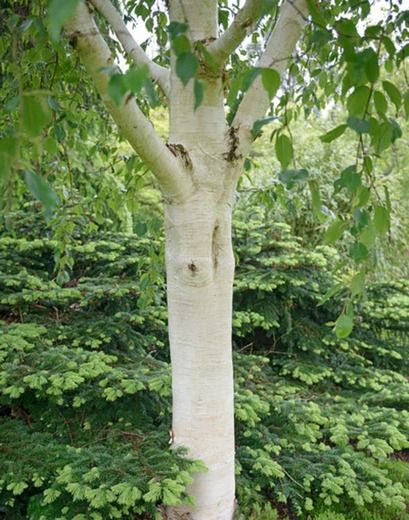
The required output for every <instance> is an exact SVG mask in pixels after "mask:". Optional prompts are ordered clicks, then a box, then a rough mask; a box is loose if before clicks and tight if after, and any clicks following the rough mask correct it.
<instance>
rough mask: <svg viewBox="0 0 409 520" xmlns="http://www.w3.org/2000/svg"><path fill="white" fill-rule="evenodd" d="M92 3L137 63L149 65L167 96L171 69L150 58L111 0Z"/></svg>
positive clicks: (153, 76)
mask: <svg viewBox="0 0 409 520" xmlns="http://www.w3.org/2000/svg"><path fill="white" fill-rule="evenodd" d="M90 1H91V4H92V5H93V6H94V7H95V8H96V9H97V10H98V11H99V12H100V13H101V14H102V16H103V17H104V18H105V19H106V21H107V22H108V23H109V24H110V26H111V29H112V30H113V31H114V33H115V34H116V36H117V38H118V40H119V41H120V42H121V44H122V47H123V48H124V50H125V52H126V53H127V54H128V56H130V57H131V58H132V60H133V61H134V62H135V63H136V64H137V65H147V66H148V67H149V72H150V75H151V77H152V79H153V81H155V83H157V84H158V85H159V87H160V88H161V89H162V91H163V93H164V94H165V95H166V96H167V95H168V94H169V71H168V70H167V69H166V68H165V67H161V66H160V65H158V64H157V63H155V62H154V61H152V60H151V59H149V58H148V56H147V55H146V53H145V51H144V50H143V49H142V47H140V46H139V45H138V44H137V43H136V41H135V40H134V38H133V36H132V35H131V33H130V32H129V30H128V28H127V26H126V24H125V22H124V21H123V19H122V16H121V15H120V13H119V12H118V11H117V9H116V8H115V7H114V6H113V5H112V3H111V1H110V0H90Z"/></svg>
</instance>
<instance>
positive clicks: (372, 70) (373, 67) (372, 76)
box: [365, 49, 379, 83]
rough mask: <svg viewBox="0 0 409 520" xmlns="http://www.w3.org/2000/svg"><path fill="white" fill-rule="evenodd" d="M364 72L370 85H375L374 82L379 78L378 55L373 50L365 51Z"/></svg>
mask: <svg viewBox="0 0 409 520" xmlns="http://www.w3.org/2000/svg"><path fill="white" fill-rule="evenodd" d="M365 72H366V76H367V78H368V79H369V81H370V82H371V83H375V81H376V80H377V79H378V78H379V63H378V55H377V54H376V52H375V51H374V50H373V49H366V52H365Z"/></svg>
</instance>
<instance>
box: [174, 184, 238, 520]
mask: <svg viewBox="0 0 409 520" xmlns="http://www.w3.org/2000/svg"><path fill="white" fill-rule="evenodd" d="M229 191H230V190H227V193H225V194H224V195H223V196H220V193H218V192H215V191H212V190H199V191H198V192H197V193H196V194H195V195H194V196H193V197H192V198H190V199H189V200H187V201H185V202H183V203H181V204H177V205H167V207H166V270H167V292H168V309H169V339H170V345H171V360H172V380H173V425H172V433H173V443H174V446H175V447H176V446H187V447H188V448H189V456H191V457H193V458H199V459H201V460H203V461H204V462H205V464H206V466H207V468H208V471H207V473H204V474H200V475H197V476H196V477H195V481H194V483H193V484H192V486H191V488H190V492H191V494H192V495H193V496H194V497H195V498H196V506H195V508H194V510H193V509H191V508H184V507H182V508H174V509H173V510H172V511H170V510H169V518H171V519H177V518H180V515H181V514H185V513H187V512H190V514H191V516H188V517H187V518H192V519H194V520H210V519H212V520H231V518H232V517H233V510H234V491H235V485H234V417H233V367H232V348H231V320H232V318H231V316H232V286H233V275H234V257H233V251H232V245H231V231H230V229H231V210H232V207H231V193H228V192H229ZM182 518H183V516H182Z"/></svg>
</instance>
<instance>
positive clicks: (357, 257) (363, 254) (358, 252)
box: [349, 242, 368, 264]
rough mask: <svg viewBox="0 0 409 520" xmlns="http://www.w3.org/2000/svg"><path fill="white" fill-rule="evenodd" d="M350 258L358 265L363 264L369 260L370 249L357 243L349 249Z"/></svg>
mask: <svg viewBox="0 0 409 520" xmlns="http://www.w3.org/2000/svg"><path fill="white" fill-rule="evenodd" d="M349 256H350V257H351V258H352V259H353V260H354V261H355V262H356V263H357V264H361V263H362V262H364V261H365V260H366V259H367V258H368V249H367V247H366V246H365V245H364V244H362V243H361V242H355V243H354V244H352V245H351V247H350V248H349Z"/></svg>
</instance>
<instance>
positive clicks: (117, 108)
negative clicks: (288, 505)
mask: <svg viewBox="0 0 409 520" xmlns="http://www.w3.org/2000/svg"><path fill="white" fill-rule="evenodd" d="M398 3H399V2H398ZM165 4H166V5H161V6H156V7H155V4H154V3H153V2H151V1H150V2H147V3H146V5H145V3H143V2H139V3H136V2H127V3H126V5H125V7H124V6H122V5H121V4H120V5H119V6H118V5H117V4H116V3H113V2H111V1H110V0H88V1H85V0H79V1H78V0H77V1H75V0H71V1H70V2H58V1H53V2H51V4H50V12H49V23H50V33H51V36H52V38H54V39H56V38H58V34H59V30H60V28H61V26H64V36H65V38H66V39H67V41H69V42H70V44H71V46H72V48H73V49H74V55H75V54H76V53H77V54H78V55H79V57H80V59H81V62H82V64H83V66H84V67H85V69H86V71H87V73H88V75H89V76H90V77H91V78H92V80H93V83H94V85H95V88H96V90H97V92H98V93H99V95H100V97H101V98H102V100H103V103H104V104H105V107H106V110H107V112H108V113H109V114H110V116H111V117H112V118H113V120H114V121H115V122H116V124H117V126H118V130H119V132H120V133H121V135H122V136H124V137H125V138H126V139H127V141H129V143H130V145H131V146H132V147H133V149H134V150H135V151H136V153H137V154H138V155H139V156H140V158H141V159H142V160H143V161H144V163H145V164H146V165H147V166H148V167H149V169H150V171H151V172H152V174H153V175H154V176H155V178H156V180H157V183H158V185H159V187H160V190H161V192H162V194H163V205H164V213H165V231H166V276H167V299H168V313H169V314H168V315H169V318H168V320H169V321H168V327H169V341H170V350H171V362H172V381H173V382H172V388H173V423H172V429H171V444H172V446H173V447H179V446H183V447H185V448H187V450H188V455H189V457H191V458H195V459H201V460H202V461H203V462H204V463H205V465H206V466H207V472H205V473H203V474H199V475H197V476H195V479H194V482H193V484H192V485H191V487H190V493H191V495H192V496H193V497H194V500H195V505H194V506H189V507H188V506H186V507H184V506H183V507H181V506H177V507H174V508H168V509H167V511H166V516H167V518H169V519H172V520H175V519H181V518H184V519H188V518H191V519H193V520H232V518H233V516H234V511H235V478H234V462H235V461H234V447H235V444H234V395H233V367H232V343H231V328H232V287H233V277H234V254H233V247H232V236H231V218H232V211H233V207H234V199H235V192H236V188H237V183H238V182H239V179H240V176H241V174H242V172H243V169H244V166H245V165H246V164H247V162H246V160H247V157H248V154H249V151H250V149H251V146H252V143H253V141H254V139H255V138H256V137H257V135H258V134H259V133H260V131H261V129H262V128H263V126H264V125H266V124H268V123H269V122H271V121H272V120H277V121H279V127H278V128H276V129H275V131H274V132H273V134H272V139H273V140H274V143H275V145H274V148H275V152H276V155H277V158H278V159H279V161H280V163H281V166H282V169H283V172H282V178H283V179H285V180H286V183H287V184H291V183H294V182H297V181H298V180H300V179H302V178H304V177H305V176H307V175H308V172H305V171H304V170H302V169H298V168H297V167H295V166H294V168H293V169H288V168H289V166H290V164H291V163H292V162H294V150H293V144H292V142H291V132H290V130H289V122H290V120H291V117H294V114H295V113H296V111H295V110H294V109H293V107H292V104H291V103H293V104H295V101H298V102H299V104H300V105H301V106H302V107H303V108H304V109H305V110H306V111H308V110H311V109H312V108H313V107H317V108H320V107H321V106H322V104H323V101H322V100H323V99H324V98H330V97H332V98H333V99H335V100H336V101H345V102H346V104H347V107H348V111H349V118H348V121H347V122H346V123H345V124H344V125H341V126H339V127H337V128H335V129H334V130H333V131H331V132H330V133H328V134H326V135H325V136H323V137H322V140H323V142H330V141H331V140H333V139H335V138H337V137H340V136H341V135H342V134H343V132H344V131H345V130H346V129H347V128H349V129H350V130H351V131H354V132H356V134H357V157H356V160H355V166H354V168H353V169H350V170H348V171H347V173H346V174H345V173H344V172H343V173H342V174H341V177H340V183H341V184H340V189H343V188H345V189H347V190H349V191H350V193H351V196H352V197H355V199H356V201H357V202H355V203H352V209H353V208H355V209H357V210H359V211H361V210H362V208H363V207H364V206H365V204H367V202H368V198H369V197H367V192H368V193H369V192H370V190H371V187H372V186H373V176H374V173H373V165H372V156H376V154H379V153H381V152H382V151H383V150H384V149H385V148H386V147H388V146H390V145H391V144H392V143H393V141H394V140H395V139H396V138H398V137H399V136H400V129H399V126H398V125H397V123H396V121H394V120H392V119H390V118H388V117H387V115H386V114H387V111H388V101H387V97H388V99H390V101H391V102H392V104H393V105H394V106H395V108H396V110H399V109H400V107H401V105H402V103H403V97H402V94H401V92H400V91H399V89H398V88H397V87H396V86H395V85H393V84H392V83H391V82H388V81H386V82H385V81H384V82H383V84H382V89H381V88H379V89H378V83H379V82H380V72H379V70H380V65H381V64H382V62H383V61H385V62H386V63H390V64H394V63H397V64H399V63H400V62H402V61H403V59H404V58H405V57H406V54H407V45H406V46H405V45H404V37H405V35H406V34H407V33H406V32H405V31H406V29H405V28H404V27H405V19H401V18H399V16H401V14H400V13H399V6H398V5H395V6H393V3H391V6H390V9H389V14H388V19H387V20H386V22H388V23H385V24H382V23H378V24H375V23H374V24H372V25H370V24H369V23H368V24H367V25H368V27H367V29H366V32H365V31H361V33H362V34H361V33H359V32H358V31H357V29H356V24H357V22H358V21H359V20H364V19H365V18H366V17H367V16H368V14H369V12H370V4H369V2H366V1H364V2H355V1H344V2H336V3H331V2H329V3H324V2H322V5H320V3H316V2H314V1H313V0H285V1H283V2H276V1H267V0H265V1H263V0H246V1H245V2H242V3H241V4H240V5H239V6H234V8H231V7H230V6H229V4H227V3H226V2H223V1H217V0H202V1H200V2H198V1H195V0H169V1H168V2H165ZM150 9H151V10H152V11H151V12H150ZM154 9H155V10H154ZM135 13H136V14H137V15H138V14H139V15H140V16H142V18H145V21H147V20H148V21H149V20H150V22H151V23H150V24H148V26H149V27H151V29H152V28H153V26H154V23H156V24H157V26H158V27H159V29H158V31H157V34H159V35H161V38H159V40H158V42H157V50H158V55H159V56H158V58H157V59H156V58H155V59H151V58H150V57H149V56H148V54H147V53H146V51H145V50H144V48H143V46H142V45H140V44H138V42H137V41H136V40H135V38H134V37H133V35H132V33H131V31H130V29H129V25H128V24H127V23H126V20H127V19H129V17H130V16H134V15H135ZM158 20H159V21H158ZM392 21H394V24H395V25H394V28H393V29H392V28H391V23H392ZM388 24H389V25H388ZM164 26H166V27H167V34H168V36H167V37H164V36H163V28H164ZM152 30H153V29H152ZM392 30H397V31H398V36H397V40H396V39H394V38H393V37H392V36H390V35H389V34H390V33H391V31H392ZM160 31H162V32H160ZM304 31H306V32H307V36H308V38H306V40H305V42H304V44H303V45H301V43H299V42H300V41H301V38H302V35H303V33H304ZM113 37H115V39H116V42H118V43H119V46H120V47H121V52H123V53H124V54H125V55H126V56H127V60H128V61H129V62H130V63H132V66H131V67H130V69H129V70H128V71H127V72H125V73H121V72H120V71H119V70H118V69H117V66H116V64H115V58H116V54H115V48H117V47H118V43H115V44H113V42H112V38H113ZM402 39H403V44H402ZM251 44H253V49H252V48H251ZM385 51H386V53H385ZM337 74H338V75H337ZM314 78H319V81H315V80H314ZM146 81H148V82H149V81H151V82H152V83H148V86H147V83H146ZM335 81H339V82H340V83H339V87H338V86H337V85H335V84H334V82H335ZM295 84H296V85H297V88H298V90H297V89H294V85H295ZM149 85H150V87H149ZM152 85H154V87H152ZM142 88H147V89H148V90H149V93H150V95H151V96H153V97H155V96H159V99H161V100H162V101H163V102H164V103H165V104H166V105H167V107H168V113H169V132H168V137H167V139H166V140H165V139H163V138H162V137H160V136H159V134H158V132H157V131H156V130H155V128H154V126H153V125H152V123H151V121H150V120H149V118H148V115H147V111H146V110H145V109H144V102H143V101H141V97H140V93H141V90H142ZM155 89H156V90H157V91H158V94H155ZM291 89H292V90H291ZM290 91H292V92H293V97H292V99H290V98H291V96H289V95H288V93H289V92H290ZM376 93H377V94H376ZM384 93H385V94H386V96H387V97H386V96H385V94H384ZM404 99H405V101H404V105H405V107H406V109H407V111H409V109H408V108H407V105H408V102H407V99H408V97H407V96H406V98H404ZM40 112H41V111H40ZM40 112H39V113H40ZM40 126H41V125H40ZM367 141H368V142H367ZM369 147H372V148H369ZM364 182H366V183H367V184H366V185H364ZM311 190H312V196H313V206H314V208H315V210H316V212H317V214H320V202H319V190H318V189H317V187H316V186H315V185H314V184H312V185H311ZM376 207H377V208H378V210H375V217H374V219H372V217H371V216H370V217H369V220H368V219H367V222H366V223H365V222H364V220H365V219H364V218H363V219H362V222H361V223H360V224H359V225H360V226H361V227H359V226H358V231H357V232H356V233H355V235H354V236H357V237H358V238H357V239H356V243H355V249H353V248H352V250H351V251H352V252H351V258H352V260H353V261H356V262H357V263H362V262H363V260H364V259H365V258H366V257H365V255H367V252H368V248H369V247H370V242H371V240H372V238H371V237H372V234H371V233H373V229H374V228H375V231H376V230H378V231H379V233H380V234H384V233H385V232H387V224H385V222H386V220H387V211H388V209H387V203H386V202H385V203H384V202H383V201H380V202H379V203H378V205H377V206H376ZM376 211H377V213H376ZM384 217H385V218H384ZM371 219H372V220H371ZM354 225H355V224H354V222H353V219H352V218H351V224H350V228H351V229H353V226H354ZM348 226H349V223H348V221H347V220H346V219H337V220H335V221H334V222H333V223H332V224H331V226H330V227H329V230H328V236H327V239H328V241H332V240H335V239H336V238H337V237H339V236H340V235H341V234H342V233H343V232H345V231H346V230H347V229H348ZM371 226H372V227H371ZM355 227H357V225H355ZM364 232H366V235H365V237H366V238H365V237H363V234H364ZM365 240H366V242H365ZM365 251H366V253H365ZM363 257H365V258H363ZM350 309H351V308H350V307H347V310H346V312H345V314H344V315H343V316H341V318H342V319H341V320H340V322H339V323H338V329H337V330H338V332H339V335H340V336H342V335H343V334H344V335H345V334H348V333H349V331H350V328H351V326H352V325H351V320H352V317H351V310H350Z"/></svg>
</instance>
